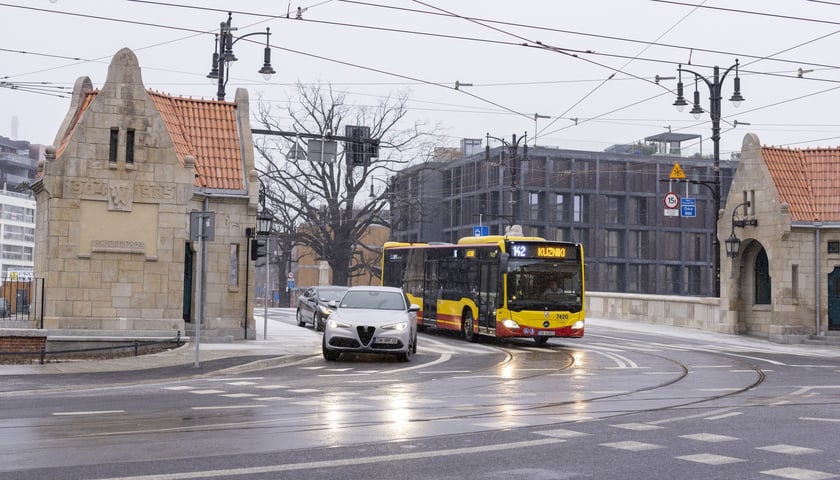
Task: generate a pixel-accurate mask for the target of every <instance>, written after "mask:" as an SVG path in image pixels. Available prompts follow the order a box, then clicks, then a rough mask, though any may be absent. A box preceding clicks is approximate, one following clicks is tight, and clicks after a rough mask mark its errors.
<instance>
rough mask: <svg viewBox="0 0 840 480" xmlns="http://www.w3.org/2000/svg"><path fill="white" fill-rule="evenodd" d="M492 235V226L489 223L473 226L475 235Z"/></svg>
mask: <svg viewBox="0 0 840 480" xmlns="http://www.w3.org/2000/svg"><path fill="white" fill-rule="evenodd" d="M488 235H490V226H489V225H475V226H474V227H473V236H474V237H486V236H488Z"/></svg>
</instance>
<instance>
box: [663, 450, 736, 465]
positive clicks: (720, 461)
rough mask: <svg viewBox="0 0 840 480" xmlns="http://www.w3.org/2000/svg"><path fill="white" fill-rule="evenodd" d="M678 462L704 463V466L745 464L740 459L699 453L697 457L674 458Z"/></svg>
mask: <svg viewBox="0 0 840 480" xmlns="http://www.w3.org/2000/svg"><path fill="white" fill-rule="evenodd" d="M674 458H677V459H679V460H687V461H689V462H697V463H705V464H706V465H725V464H727V463H738V462H746V460H744V459H742V458H735V457H726V456H724V455H714V454H711V453H699V454H697V455H683V456H682V457H674Z"/></svg>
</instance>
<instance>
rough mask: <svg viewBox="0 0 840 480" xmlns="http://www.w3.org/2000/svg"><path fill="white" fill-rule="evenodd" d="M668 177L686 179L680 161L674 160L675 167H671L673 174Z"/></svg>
mask: <svg viewBox="0 0 840 480" xmlns="http://www.w3.org/2000/svg"><path fill="white" fill-rule="evenodd" d="M668 178H670V179H671V180H685V172H683V169H682V167H681V166H680V164H679V162H674V168H672V169H671V176H669V177H668Z"/></svg>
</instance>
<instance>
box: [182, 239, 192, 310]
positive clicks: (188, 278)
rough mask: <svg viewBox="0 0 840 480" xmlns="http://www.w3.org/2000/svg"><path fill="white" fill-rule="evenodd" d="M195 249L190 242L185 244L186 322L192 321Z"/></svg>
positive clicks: (184, 297) (184, 308)
mask: <svg viewBox="0 0 840 480" xmlns="http://www.w3.org/2000/svg"><path fill="white" fill-rule="evenodd" d="M192 280H193V251H192V247H190V244H189V242H188V243H187V244H186V245H184V293H183V299H184V307H183V314H184V322H187V323H190V322H191V321H192V290H193V289H192V283H193V281H192Z"/></svg>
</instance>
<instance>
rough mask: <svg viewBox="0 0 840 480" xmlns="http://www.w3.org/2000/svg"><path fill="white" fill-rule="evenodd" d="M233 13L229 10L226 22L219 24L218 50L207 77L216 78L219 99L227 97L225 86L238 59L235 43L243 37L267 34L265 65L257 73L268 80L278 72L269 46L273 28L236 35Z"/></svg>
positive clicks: (214, 53)
mask: <svg viewBox="0 0 840 480" xmlns="http://www.w3.org/2000/svg"><path fill="white" fill-rule="evenodd" d="M232 17H233V15H232V14H231V13H230V12H228V19H227V21H226V22H222V23H220V24H219V33H218V34H217V35H216V47H215V49H216V51H215V52H213V63H212V65H211V68H210V73H208V74H207V78H209V79H211V80H216V83H217V86H218V88H217V90H216V98H217V99H218V100H220V101H221V100H224V99H225V87H226V86H227V81H228V77H229V76H230V71H229V70H230V65H228V64H229V63H231V62H235V61H236V60H237V58H236V55H234V54H233V44H235V43H236V42H238V41H240V40H242V39H243V38H247V37H252V36H254V35H265V50H264V54H263V66H262V68H260V69H259V71H258V72H257V73H261V74H262V76H263V78H265V80H266V81H268V80H270V79H271V76H272V75H273V74H275V73H277V72H275V71H274V68H272V67H271V47H269V44H268V39H269V37H270V36H271V30H270V29H269V28H268V27H266V28H265V32H254V33H248V34H245V35H242V36H240V37H234V36H233V32H234V31H235V30H236V28H235V27H232V26H231V24H230V23H231V19H232Z"/></svg>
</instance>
